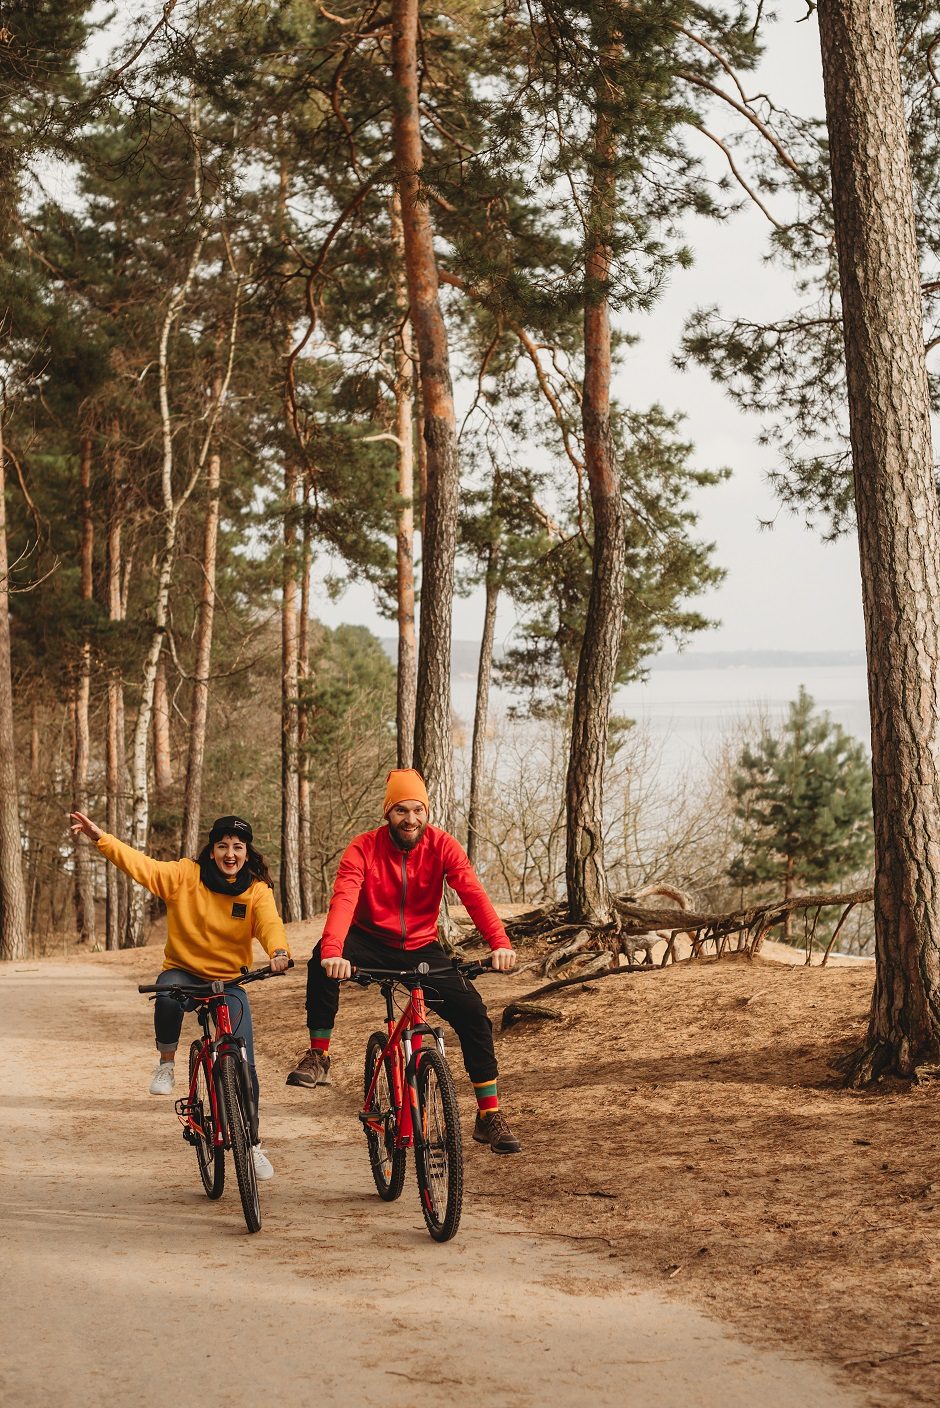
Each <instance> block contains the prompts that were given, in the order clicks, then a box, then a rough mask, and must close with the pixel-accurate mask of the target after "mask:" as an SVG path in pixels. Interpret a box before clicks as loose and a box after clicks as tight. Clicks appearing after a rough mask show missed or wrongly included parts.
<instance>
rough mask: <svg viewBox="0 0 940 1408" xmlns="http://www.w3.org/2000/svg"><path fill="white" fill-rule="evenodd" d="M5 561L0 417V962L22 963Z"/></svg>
mask: <svg viewBox="0 0 940 1408" xmlns="http://www.w3.org/2000/svg"><path fill="white" fill-rule="evenodd" d="M9 571H10V568H9V561H8V557H7V524H6V450H5V448H4V443H3V420H2V417H0V957H2V958H5V959H14V958H25V957H26V953H27V948H28V934H27V929H26V884H25V880H24V877H23V842H22V837H21V831H20V807H19V788H18V785H17V776H16V741H15V739H14V735H13V677H12V661H11V658H10V577H9Z"/></svg>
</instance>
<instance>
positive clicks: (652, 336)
mask: <svg viewBox="0 0 940 1408" xmlns="http://www.w3.org/2000/svg"><path fill="white" fill-rule="evenodd" d="M805 13H806V6H805V3H798V2H797V0H785V3H784V4H783V5H782V7H781V15H782V18H781V20H780V22H778V24H777V25H776V26H775V32H774V35H773V41H772V44H771V45H770V50H771V53H770V57H769V58H768V59H767V60H766V62H765V64H764V66H763V68H762V70H761V71H760V73H759V74H758V75H755V77H754V79H753V81H752V82H750V83H749V84H748V85H747V87H748V91H750V92H760V91H762V90H763V91H769V92H771V93H773V94H774V95H775V96H776V95H778V94H779V95H782V96H781V98H780V101H781V102H783V103H784V104H785V105H787V106H789V107H791V108H794V109H798V110H799V111H801V112H804V113H813V112H815V113H821V112H822V110H823V100H822V78H821V73H820V57H819V41H818V35H817V31H816V25H815V19H810V20H808V21H806V22H804V23H797V20H798V19H799V17H800V16H801V15H803V14H805ZM702 141H703V143H704V142H705V139H704V138H703V139H702ZM712 150H714V149H712ZM716 156H718V158H719V160H722V159H721V158H720V154H718V153H716ZM714 169H715V170H716V171H718V170H719V169H720V168H718V167H716V168H714ZM768 228H769V227H768V226H767V224H766V221H765V220H764V218H763V217H762V216H761V215H760V214H759V213H758V212H756V211H747V212H743V213H742V214H740V215H739V216H737V217H735V218H734V219H733V220H731V221H730V222H725V223H724V224H722V225H714V224H711V223H709V222H705V221H700V222H696V225H695V227H694V228H693V229H692V231H691V232H690V241H689V242H690V243H691V245H692V247H693V249H694V251H695V264H694V266H693V268H692V269H690V270H688V271H678V272H677V273H676V274H675V275H674V277H673V281H672V284H671V286H670V287H669V289H668V290H667V291H666V293H665V295H664V296H663V298H662V300H661V301H660V303H659V304H658V306H657V309H656V311H655V313H654V314H653V315H652V316H651V317H650V318H648V319H646V320H645V322H644V324H643V325H642V327H639V328H637V329H636V330H637V331H639V332H640V333H641V338H642V340H641V342H640V343H639V344H638V345H637V346H636V347H635V348H633V349H631V350H630V351H629V352H628V353H627V355H626V357H625V359H624V362H623V365H622V367H621V369H620V370H619V372H618V375H617V380H616V393H617V395H618V397H619V399H621V400H623V401H624V402H625V403H627V404H629V405H632V406H637V407H638V406H642V405H644V404H649V403H650V402H652V401H659V402H661V403H662V404H663V405H664V406H665V407H666V408H667V409H670V410H673V409H678V410H682V411H683V412H684V413H685V415H686V417H687V421H686V426H685V429H686V431H687V438H688V439H689V440H691V441H692V442H693V443H694V445H695V447H696V455H697V458H698V460H699V462H700V463H701V464H703V465H708V466H715V465H726V466H728V467H729V468H730V469H731V470H732V476H731V478H730V480H728V481H727V482H725V483H723V484H721V485H718V486H717V487H715V488H711V489H707V490H703V491H701V492H700V493H699V494H698V496H697V501H696V507H697V509H698V511H699V513H700V517H701V536H702V537H703V538H705V539H707V540H710V541H713V542H714V543H715V544H716V554H715V556H716V558H717V560H718V561H719V562H720V563H721V564H722V565H723V566H724V567H725V568H726V569H727V574H728V575H727V578H726V580H725V582H724V583H723V585H722V586H720V587H719V588H717V589H716V590H714V591H712V592H710V593H709V594H708V595H707V596H704V597H701V598H699V599H698V603H697V604H698V605H700V606H701V607H702V608H703V609H704V610H705V611H706V613H707V614H708V615H709V616H711V617H713V618H715V619H717V620H718V621H719V622H720V624H719V626H718V627H717V628H716V629H715V630H714V631H711V632H708V633H704V634H702V635H699V636H697V637H696V638H695V640H694V642H693V643H692V645H691V649H692V650H696V651H709V650H749V649H781V650H854V649H861V648H862V647H863V646H864V633H863V625H862V613H861V599H860V591H861V588H860V581H859V568H858V553H857V546H856V542H855V538H854V536H852V537H850V538H847V539H844V540H842V541H840V542H838V543H835V544H830V543H823V542H822V541H821V540H820V539H819V537H818V536H817V535H816V534H814V533H813V532H812V531H810V530H808V529H806V528H805V527H804V526H803V524H802V522H801V521H800V520H798V519H796V518H794V517H793V516H792V515H790V514H788V513H787V512H785V511H784V510H782V509H780V507H779V505H778V504H777V502H776V500H775V497H774V494H773V492H772V490H771V489H770V487H769V485H768V484H767V473H768V471H769V470H770V469H772V468H773V467H774V455H773V450H772V449H768V448H765V447H761V446H760V445H759V444H758V436H759V431H760V426H759V423H758V422H757V421H756V420H755V419H752V418H748V417H745V416H743V415H742V414H741V413H740V412H739V411H738V410H737V409H736V408H735V407H734V406H733V405H732V404H731V402H730V401H729V400H728V398H727V397H726V396H725V395H724V394H723V392H722V391H721V390H720V389H719V388H718V387H717V386H716V385H715V384H714V383H713V382H712V380H711V379H710V377H709V376H708V375H707V374H706V373H705V372H704V371H701V370H691V371H686V372H680V371H677V370H676V369H675V368H674V367H673V366H672V364H671V359H672V356H673V354H674V352H675V350H676V348H677V346H678V343H679V338H680V335H681V330H682V325H683V322H684V320H685V318H686V317H687V316H688V314H689V312H690V311H691V310H692V309H694V308H695V307H698V306H702V305H708V304H712V303H716V304H718V305H719V306H720V308H721V309H722V311H723V312H725V313H727V314H729V315H730V314H735V313H743V314H745V315H749V314H753V313H755V312H756V311H761V312H765V311H769V310H775V311H778V312H782V311H784V310H786V309H787V308H789V307H793V306H794V304H795V301H796V300H795V295H794V294H793V292H792V289H791V287H790V284H789V280H788V277H787V276H786V274H784V273H782V272H781V271H779V270H778V269H775V268H769V267H768V266H767V265H766V264H765V263H764V262H763V256H764V254H765V251H766V249H767V230H768ZM766 520H774V522H775V526H774V527H773V529H772V530H771V531H761V529H760V527H759V524H760V522H761V521H766ZM314 611H315V612H316V614H317V615H319V616H321V618H322V619H323V620H325V621H326V622H327V623H328V624H330V625H335V624H338V623H339V622H340V621H356V622H362V623H365V624H372V625H373V626H374V628H375V629H376V630H377V631H378V632H379V633H380V634H383V635H389V634H392V632H393V630H394V627H393V625H392V623H391V622H377V621H375V620H374V604H373V602H372V598H371V593H370V592H369V591H368V590H367V589H365V588H358V587H355V588H351V589H350V590H349V591H348V592H347V593H346V594H345V596H344V597H343V598H342V600H341V601H340V602H338V603H335V604H329V603H325V602H324V601H323V600H322V597H321V596H319V595H318V599H317V600H316V602H315V604H314ZM481 619H482V597H481V594H477V595H475V596H473V597H470V598H467V599H466V600H461V601H458V602H457V604H456V607H455V615H454V635H455V637H456V638H458V639H468V640H471V639H473V640H475V639H478V638H479V635H480V631H481ZM513 620H514V618H513V615H512V611H511V608H508V609H504V610H503V612H502V613H501V616H500V619H499V636H500V640H501V641H502V642H503V643H505V641H506V640H507V639H508V638H509V636H510V634H511V631H512V627H513Z"/></svg>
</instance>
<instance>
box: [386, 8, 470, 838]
mask: <svg viewBox="0 0 940 1408" xmlns="http://www.w3.org/2000/svg"><path fill="white" fill-rule="evenodd" d="M417 42H418V0H393V4H392V68H393V77H394V80H395V85H396V89H397V91H396V93H395V97H394V108H393V119H392V121H393V129H394V143H395V165H396V169H397V177H398V190H399V194H400V197H401V212H402V225H403V230H404V243H405V264H406V269H407V275H408V294H409V305H410V309H411V322H412V327H413V328H414V333H415V339H416V341H417V345H418V357H419V363H420V372H421V392H422V398H423V407H424V440H425V444H426V447H427V465H428V469H427V496H426V500H425V507H424V537H423V541H422V572H421V632H420V640H419V646H418V682H417V699H416V707H415V741H414V764H415V767H417V768H418V769H419V770H420V771H421V772H422V774H423V775H424V777H425V780H426V782H427V784H428V792H429V794H430V799H431V819H432V821H434V822H435V823H436V824H437V825H438V826H443V827H444V828H445V829H450V828H451V824H452V823H451V816H452V811H453V790H454V789H453V736H452V732H451V700H450V655H451V615H452V606H453V595H454V558H455V555H456V547H457V507H458V461H457V422H456V417H455V414H454V396H453V388H452V385H451V378H450V359H449V350H448V342H447V329H446V327H445V325H444V319H443V315H442V313H441V306H440V297H439V288H438V271H437V260H436V256H435V253H434V242H433V230H432V227H431V219H430V213H429V210H428V205H427V202H426V200H424V199H423V198H422V197H421V195H420V178H421V169H422V164H423V161H422V152H421V130H420V118H419V108H418V63H417Z"/></svg>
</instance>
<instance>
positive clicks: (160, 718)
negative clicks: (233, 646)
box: [153, 655, 173, 802]
mask: <svg viewBox="0 0 940 1408" xmlns="http://www.w3.org/2000/svg"><path fill="white" fill-rule="evenodd" d="M170 747H171V745H170V697H169V694H168V692H167V686H166V662H165V660H164V658H163V656H162V655H161V656H160V659H159V660H158V661H157V677H156V679H155V680H154V684H153V785H154V788H155V790H156V794H157V796H158V798H159V799H160V801H161V802H164V801H166V799H167V797H168V796H169V794H170V792H171V791H172V790H173V760H172V756H171V751H170Z"/></svg>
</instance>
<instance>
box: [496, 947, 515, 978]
mask: <svg viewBox="0 0 940 1408" xmlns="http://www.w3.org/2000/svg"><path fill="white" fill-rule="evenodd" d="M515 966H516V953H515V950H514V949H511V948H494V949H493V952H492V954H491V955H490V967H491V968H492V969H493V972H494V973H508V972H509V971H510V970H511V969H513V968H515Z"/></svg>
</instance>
